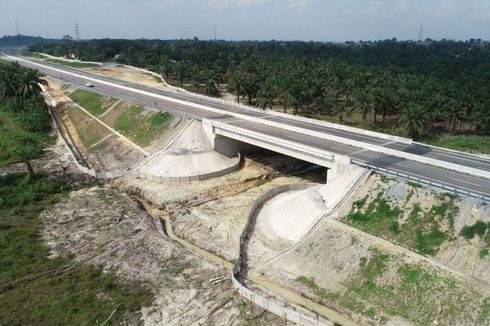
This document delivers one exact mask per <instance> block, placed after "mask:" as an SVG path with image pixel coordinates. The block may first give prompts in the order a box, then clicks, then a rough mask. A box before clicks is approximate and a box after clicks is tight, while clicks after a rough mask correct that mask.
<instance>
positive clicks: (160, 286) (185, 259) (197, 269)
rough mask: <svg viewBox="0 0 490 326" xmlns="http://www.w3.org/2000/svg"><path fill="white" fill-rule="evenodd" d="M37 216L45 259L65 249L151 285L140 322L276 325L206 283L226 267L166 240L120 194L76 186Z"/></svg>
mask: <svg viewBox="0 0 490 326" xmlns="http://www.w3.org/2000/svg"><path fill="white" fill-rule="evenodd" d="M41 217H42V220H43V223H44V226H45V229H44V232H43V236H44V238H45V239H46V241H47V243H48V245H49V247H50V249H51V252H52V256H53V257H54V256H57V255H68V254H73V255H74V256H75V259H76V260H78V261H80V262H83V263H87V264H92V265H101V266H102V267H103V268H104V270H106V271H111V272H114V273H116V274H117V275H119V276H120V277H122V278H123V279H124V280H125V281H127V282H129V283H132V282H138V283H144V284H146V285H147V286H148V287H149V288H150V289H151V290H152V292H153V293H154V294H155V298H154V301H153V303H152V305H151V306H149V307H144V308H143V309H142V315H143V317H142V319H143V322H144V324H145V325H244V324H247V323H248V320H251V319H254V320H255V321H256V322H257V324H267V325H278V324H279V323H278V321H279V320H278V319H276V318H274V317H271V316H269V317H267V319H266V315H263V314H262V311H261V310H259V309H258V308H255V309H254V310H253V311H254V312H253V313H252V312H251V309H250V307H248V306H247V305H246V304H245V305H243V304H242V303H241V299H240V297H239V295H237V293H236V292H235V291H234V290H233V289H232V288H231V284H230V282H229V281H225V282H223V283H221V284H218V285H212V284H210V282H209V280H210V278H213V277H217V276H223V275H227V273H228V272H227V271H224V270H222V269H220V268H218V267H215V266H214V265H212V264H209V263H207V262H206V261H205V260H203V259H201V258H200V257H198V256H196V255H194V254H192V253H190V252H189V251H187V250H185V249H183V248H182V247H180V246H179V245H177V244H175V243H173V242H172V241H171V240H169V239H168V237H167V236H166V235H165V233H164V231H163V230H162V226H161V224H160V221H159V220H156V219H154V218H152V217H150V216H149V215H147V214H146V213H145V212H144V211H143V210H142V208H141V207H140V206H139V205H138V203H137V202H136V201H135V200H134V199H132V198H130V197H129V196H127V195H126V194H124V193H120V192H118V191H114V190H110V189H104V188H98V187H96V188H92V189H84V190H80V191H77V192H74V193H72V194H71V195H70V196H69V198H67V199H65V200H63V201H61V202H59V203H57V204H56V205H54V207H52V208H51V209H50V210H48V211H45V212H44V213H42V216H41ZM266 320H267V321H266Z"/></svg>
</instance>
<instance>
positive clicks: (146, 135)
mask: <svg viewBox="0 0 490 326" xmlns="http://www.w3.org/2000/svg"><path fill="white" fill-rule="evenodd" d="M143 112H144V109H143V107H141V106H132V107H131V108H130V110H128V111H127V112H125V113H123V114H122V115H121V116H119V117H118V118H117V120H116V122H115V124H114V128H115V129H116V130H118V131H119V132H120V133H121V134H123V135H125V136H126V137H128V138H129V139H131V140H132V141H134V142H135V143H136V144H138V145H140V146H142V147H146V146H148V145H150V144H151V143H152V142H153V141H154V140H156V139H157V138H158V137H160V136H161V134H162V133H163V132H164V131H165V130H166V129H167V127H168V123H169V122H170V121H171V119H172V115H170V114H169V113H167V112H155V113H152V114H143Z"/></svg>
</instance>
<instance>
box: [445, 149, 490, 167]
mask: <svg viewBox="0 0 490 326" xmlns="http://www.w3.org/2000/svg"><path fill="white" fill-rule="evenodd" d="M437 155H442V156H446V157H451V158H456V159H459V160H462V161H468V162H472V163H475V161H476V163H479V164H481V165H490V161H489V162H481V160H478V159H474V158H468V157H463V156H461V155H451V154H447V153H444V152H442V151H439V152H437ZM487 168H488V167H487Z"/></svg>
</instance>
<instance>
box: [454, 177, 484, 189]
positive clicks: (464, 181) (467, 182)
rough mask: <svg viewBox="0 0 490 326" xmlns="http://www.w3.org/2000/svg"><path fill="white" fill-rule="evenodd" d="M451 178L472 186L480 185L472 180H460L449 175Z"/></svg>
mask: <svg viewBox="0 0 490 326" xmlns="http://www.w3.org/2000/svg"><path fill="white" fill-rule="evenodd" d="M451 180H454V181H458V182H463V183H466V184H469V185H472V186H477V187H479V186H480V185H479V184H477V183H474V182H469V181H466V180H461V179H458V178H453V177H451Z"/></svg>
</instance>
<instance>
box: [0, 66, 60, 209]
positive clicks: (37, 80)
mask: <svg viewBox="0 0 490 326" xmlns="http://www.w3.org/2000/svg"><path fill="white" fill-rule="evenodd" d="M42 84H46V81H45V80H43V79H41V76H40V74H39V72H38V71H36V70H32V69H27V68H23V67H21V66H20V65H19V64H17V63H2V62H0V167H3V166H6V165H9V164H12V163H25V164H26V166H27V170H28V172H29V174H28V175H29V176H33V175H34V171H33V168H32V166H31V160H33V159H35V158H38V157H40V156H41V155H43V153H44V151H43V149H44V148H45V147H46V145H47V144H48V143H50V142H51V141H52V140H51V138H50V137H49V132H50V131H51V118H50V117H49V113H48V110H47V107H46V104H45V103H44V98H43V96H42V94H41V93H42V91H41V87H40V85H42ZM0 201H1V200H0Z"/></svg>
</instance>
